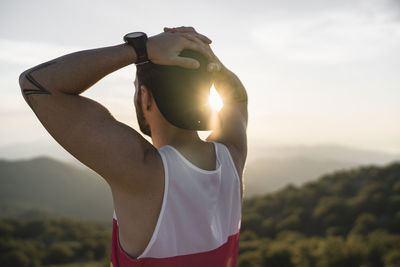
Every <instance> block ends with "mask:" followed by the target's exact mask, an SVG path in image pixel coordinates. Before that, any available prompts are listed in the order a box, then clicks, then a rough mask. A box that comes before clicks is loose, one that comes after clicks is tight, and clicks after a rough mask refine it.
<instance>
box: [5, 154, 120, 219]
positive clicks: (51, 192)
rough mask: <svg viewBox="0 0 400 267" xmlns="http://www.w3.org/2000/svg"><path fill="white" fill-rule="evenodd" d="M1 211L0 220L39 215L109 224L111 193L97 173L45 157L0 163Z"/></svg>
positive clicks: (111, 207)
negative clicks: (6, 217)
mask: <svg viewBox="0 0 400 267" xmlns="http://www.w3.org/2000/svg"><path fill="white" fill-rule="evenodd" d="M0 208H1V210H2V212H1V214H0V217H4V216H14V217H15V216H16V217H21V216H22V217H27V216H28V217H29V216H32V214H31V213H34V214H37V213H38V212H39V213H40V214H47V213H49V214H56V215H63V216H71V217H76V218H82V219H89V220H95V221H101V222H109V223H110V224H111V222H112V211H113V206H112V197H111V191H110V189H109V187H108V185H107V183H106V182H105V181H104V180H103V179H102V178H101V177H100V176H99V175H98V174H96V173H95V172H93V171H91V170H90V169H81V168H77V167H75V166H72V165H69V164H66V163H63V162H60V161H57V160H54V159H51V158H47V157H39V158H34V159H31V160H19V161H6V160H0ZM34 214H33V215H34Z"/></svg>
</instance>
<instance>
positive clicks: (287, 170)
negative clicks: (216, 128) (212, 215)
mask: <svg viewBox="0 0 400 267" xmlns="http://www.w3.org/2000/svg"><path fill="white" fill-rule="evenodd" d="M395 161H400V155H399V154H390V153H384V152H379V151H370V150H361V149H355V148H349V147H345V146H339V145H316V146H265V145H264V146H263V145H260V146H259V147H252V148H249V156H248V160H247V164H246V169H245V176H244V177H245V185H246V189H245V196H246V197H251V196H254V195H259V194H264V193H267V192H273V191H275V190H278V189H281V188H282V187H284V186H286V185H288V184H294V185H301V184H303V183H305V182H308V181H313V180H316V179H318V178H319V177H320V176H322V175H324V174H326V173H330V172H332V171H337V170H341V169H347V168H355V167H358V166H360V165H366V164H389V163H391V162H395Z"/></svg>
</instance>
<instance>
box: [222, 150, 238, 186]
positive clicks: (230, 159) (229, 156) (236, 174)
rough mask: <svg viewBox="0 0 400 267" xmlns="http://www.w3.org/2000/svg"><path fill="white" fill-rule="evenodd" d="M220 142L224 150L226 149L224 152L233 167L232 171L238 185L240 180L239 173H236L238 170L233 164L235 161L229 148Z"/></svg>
mask: <svg viewBox="0 0 400 267" xmlns="http://www.w3.org/2000/svg"><path fill="white" fill-rule="evenodd" d="M220 144H221V146H223V147H224V148H225V151H226V153H227V154H228V158H229V161H230V162H231V164H232V167H233V169H234V170H235V171H234V172H235V176H236V179H237V180H238V182H239V185H240V183H241V182H240V177H239V173H238V171H237V167H236V165H235V162H234V161H233V158H232V155H231V152H230V151H229V148H228V147H227V146H226V145H224V144H222V143H220Z"/></svg>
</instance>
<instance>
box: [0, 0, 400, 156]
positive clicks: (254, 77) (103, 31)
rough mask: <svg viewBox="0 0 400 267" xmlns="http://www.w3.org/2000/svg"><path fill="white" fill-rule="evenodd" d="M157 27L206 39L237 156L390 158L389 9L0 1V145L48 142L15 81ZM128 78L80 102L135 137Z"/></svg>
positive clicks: (366, 1) (394, 21)
mask: <svg viewBox="0 0 400 267" xmlns="http://www.w3.org/2000/svg"><path fill="white" fill-rule="evenodd" d="M164 26H168V27H174V26H193V27H194V28H195V29H196V30H197V31H198V32H200V33H203V34H205V35H207V36H208V37H209V38H210V39H211V40H213V43H212V44H211V47H212V49H213V50H214V52H215V54H216V55H217V56H218V57H219V59H220V60H221V61H222V62H223V63H224V65H225V66H227V67H228V68H229V69H231V70H232V71H233V72H234V73H236V74H237V76H238V77H239V78H240V79H241V80H242V82H243V84H244V85H245V87H246V89H247V92H248V96H249V124H248V140H249V147H257V146H259V145H260V144H262V145H319V144H337V145H344V146H349V147H354V148H360V149H371V150H378V151H384V152H391V153H400V104H399V103H400V75H399V74H400V53H399V51H400V50H399V48H400V1H397V0H351V1H348V0H337V1H329V0H308V1H295V0H293V1H289V0H282V1H272V0H264V1H210V0H202V1H197V2H194V1H173V0H171V1H104V0H97V1H77V0H69V1H62V2H61V1H42V0H38V1H11V0H3V1H1V2H0V73H1V74H0V90H1V97H0V123H1V124H0V125H1V129H0V147H1V146H6V145H10V144H19V143H32V142H47V141H48V142H51V141H52V137H51V136H50V135H49V134H48V133H47V132H46V130H45V129H44V128H43V127H42V126H41V124H40V122H39V121H38V119H37V118H36V116H35V115H34V113H33V112H32V111H31V110H30V108H29V107H28V105H27V104H26V103H25V101H24V99H23V97H22V95H21V93H20V89H19V86H18V76H19V74H20V73H21V72H22V71H24V70H26V69H28V68H30V67H33V66H35V65H37V64H39V63H42V62H45V61H48V60H51V59H53V58H56V57H59V56H62V55H65V54H68V53H72V52H76V51H79V50H86V49H92V48H99V47H104V46H112V45H117V44H120V43H122V42H123V41H122V36H123V35H124V34H126V33H128V32H133V31H144V32H146V33H147V34H148V35H149V36H151V35H155V34H158V33H159V32H161V31H162V29H163V27H164ZM134 72H135V66H134V65H130V66H127V67H125V68H123V69H121V70H118V71H116V72H114V73H112V74H110V75H109V76H107V77H105V78H104V79H103V80H101V81H100V82H98V83H97V84H95V85H94V86H93V87H92V88H90V89H89V90H87V91H86V92H84V93H83V95H84V96H87V97H90V98H93V99H95V100H96V101H98V102H100V103H101V104H103V105H104V106H106V107H107V108H108V109H109V110H110V112H111V113H112V114H113V115H114V117H115V118H116V119H118V120H120V121H121V122H124V123H126V124H128V125H130V126H131V127H134V128H135V129H137V130H138V129H139V128H138V126H137V123H136V115H135V109H134V106H133V94H134V86H133V80H134ZM201 134H202V136H205V135H206V134H207V133H201ZM1 156H3V155H0V157H1Z"/></svg>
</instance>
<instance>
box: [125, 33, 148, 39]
mask: <svg viewBox="0 0 400 267" xmlns="http://www.w3.org/2000/svg"><path fill="white" fill-rule="evenodd" d="M142 35H144V33H143V32H131V33H128V34H127V35H125V37H127V38H137V37H140V36H142Z"/></svg>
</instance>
